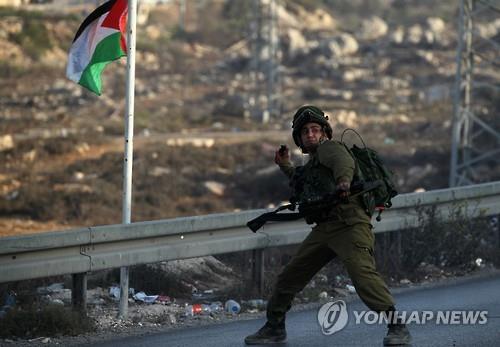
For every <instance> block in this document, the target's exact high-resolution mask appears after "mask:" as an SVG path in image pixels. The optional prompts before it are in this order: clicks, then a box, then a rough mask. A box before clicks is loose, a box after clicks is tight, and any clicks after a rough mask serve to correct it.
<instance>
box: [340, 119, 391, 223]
mask: <svg viewBox="0 0 500 347" xmlns="http://www.w3.org/2000/svg"><path fill="white" fill-rule="evenodd" d="M346 131H353V132H354V133H355V134H356V135H358V137H359V138H360V139H361V142H362V143H363V146H364V147H358V146H356V145H353V146H352V147H351V148H349V147H348V146H347V145H346V144H345V143H344V142H343V137H344V134H345V133H346ZM340 142H341V143H342V144H343V145H344V147H345V148H346V149H347V151H348V152H349V153H350V154H351V155H352V157H353V158H354V161H355V162H356V164H357V165H356V172H355V175H354V181H356V180H359V181H365V182H374V181H377V180H379V181H380V182H382V184H381V185H380V186H379V187H378V188H376V189H375V190H373V191H371V192H369V193H366V194H364V196H363V202H364V204H365V207H366V209H367V211H368V212H369V213H370V215H371V214H373V212H375V211H378V215H377V218H376V220H377V221H378V222H380V220H381V217H380V215H381V214H382V212H383V211H384V210H385V209H386V208H390V207H391V206H392V201H391V199H392V198H393V197H395V196H396V195H398V192H397V191H396V184H395V182H394V181H395V180H394V172H393V171H391V170H389V169H388V168H387V167H386V166H385V164H384V162H383V161H382V159H381V158H380V156H379V155H378V153H377V152H376V151H375V150H373V149H371V148H369V147H366V144H365V142H364V141H363V138H362V137H361V136H360V135H359V134H358V132H357V131H355V130H354V129H350V128H348V129H345V130H344V131H343V132H342V136H341V137H340Z"/></svg>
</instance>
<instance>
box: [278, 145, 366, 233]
mask: <svg viewBox="0 0 500 347" xmlns="http://www.w3.org/2000/svg"><path fill="white" fill-rule="evenodd" d="M280 168H281V170H282V171H283V173H285V175H286V176H287V177H288V178H289V179H292V178H293V176H294V173H295V170H296V168H295V167H293V165H292V164H291V163H287V164H285V165H280ZM355 168H356V162H355V161H354V159H353V157H352V156H351V154H350V153H349V152H348V151H347V150H346V148H345V147H344V145H343V144H342V143H340V142H337V141H331V140H326V141H324V142H322V143H321V144H320V145H319V146H318V148H317V150H316V152H315V153H314V154H312V155H310V158H309V161H308V162H307V163H306V165H305V166H304V168H303V170H305V171H304V177H305V181H304V186H303V191H304V194H305V195H306V196H322V195H324V194H326V193H333V192H335V190H336V186H337V184H338V183H340V182H341V181H347V182H352V179H353V176H354V172H355ZM327 212H328V215H329V216H332V217H333V218H334V219H339V220H343V221H344V222H345V223H347V224H350V225H352V224H356V223H370V221H371V218H370V216H369V215H368V213H367V212H366V211H365V207H364V204H363V202H362V199H361V197H355V198H350V199H349V203H347V204H339V205H336V206H335V207H333V208H332V209H331V211H327Z"/></svg>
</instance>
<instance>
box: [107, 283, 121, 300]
mask: <svg viewBox="0 0 500 347" xmlns="http://www.w3.org/2000/svg"><path fill="white" fill-rule="evenodd" d="M109 296H111V297H112V298H115V299H120V287H116V286H113V287H110V288H109Z"/></svg>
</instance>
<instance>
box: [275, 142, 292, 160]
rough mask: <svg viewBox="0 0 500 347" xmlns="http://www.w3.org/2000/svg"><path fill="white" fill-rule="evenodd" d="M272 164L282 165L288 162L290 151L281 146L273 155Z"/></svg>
mask: <svg viewBox="0 0 500 347" xmlns="http://www.w3.org/2000/svg"><path fill="white" fill-rule="evenodd" d="M274 162H275V163H276V164H278V165H284V164H287V163H289V162H290V151H289V150H288V147H287V146H286V145H281V146H280V148H279V149H278V150H277V151H276V152H275V153H274Z"/></svg>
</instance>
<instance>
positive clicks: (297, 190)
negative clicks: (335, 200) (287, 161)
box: [290, 156, 336, 203]
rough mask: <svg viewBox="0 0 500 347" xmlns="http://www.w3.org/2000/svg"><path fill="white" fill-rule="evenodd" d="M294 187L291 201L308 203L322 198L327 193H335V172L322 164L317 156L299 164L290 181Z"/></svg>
mask: <svg viewBox="0 0 500 347" xmlns="http://www.w3.org/2000/svg"><path fill="white" fill-rule="evenodd" d="M290 186H291V188H292V198H291V199H290V201H291V202H295V203H306V202H307V201H311V200H317V199H320V198H321V197H322V196H324V195H325V194H329V193H335V191H336V184H335V178H334V176H333V172H332V171H331V170H330V169H329V168H327V167H326V166H324V165H321V164H320V162H319V159H318V158H317V157H316V156H313V157H311V159H310V160H309V161H308V162H307V164H306V165H304V166H297V167H296V168H295V173H294V175H293V177H292V179H291V181H290Z"/></svg>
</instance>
